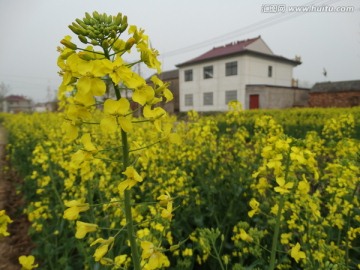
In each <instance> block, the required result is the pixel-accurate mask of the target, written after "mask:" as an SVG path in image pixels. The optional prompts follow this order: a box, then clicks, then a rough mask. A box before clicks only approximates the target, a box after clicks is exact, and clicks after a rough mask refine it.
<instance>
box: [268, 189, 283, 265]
mask: <svg viewBox="0 0 360 270" xmlns="http://www.w3.org/2000/svg"><path fill="white" fill-rule="evenodd" d="M284 204H285V199H284V196H282V197H281V199H280V203H279V209H278V212H277V215H276V224H275V231H274V235H273V239H272V245H271V255H270V264H269V270H273V269H275V258H276V249H277V244H278V239H279V232H280V223H281V212H282V209H283V208H284Z"/></svg>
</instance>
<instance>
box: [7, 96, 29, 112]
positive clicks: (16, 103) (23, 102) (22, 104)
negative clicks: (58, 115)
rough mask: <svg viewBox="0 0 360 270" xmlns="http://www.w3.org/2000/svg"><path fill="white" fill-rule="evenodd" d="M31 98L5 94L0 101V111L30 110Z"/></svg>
mask: <svg viewBox="0 0 360 270" xmlns="http://www.w3.org/2000/svg"><path fill="white" fill-rule="evenodd" d="M32 105H33V104H32V100H31V99H28V98H26V97H24V96H18V95H10V96H6V97H5V98H4V99H3V100H2V102H1V111H2V112H7V113H19V112H32Z"/></svg>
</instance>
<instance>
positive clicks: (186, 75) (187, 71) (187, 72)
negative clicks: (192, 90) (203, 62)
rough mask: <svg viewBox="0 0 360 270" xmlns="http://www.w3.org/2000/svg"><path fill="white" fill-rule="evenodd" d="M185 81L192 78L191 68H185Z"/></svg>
mask: <svg viewBox="0 0 360 270" xmlns="http://www.w3.org/2000/svg"><path fill="white" fill-rule="evenodd" d="M184 73H185V82H189V81H192V80H193V71H192V69H188V70H185V72H184Z"/></svg>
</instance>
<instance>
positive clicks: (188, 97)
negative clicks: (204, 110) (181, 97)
mask: <svg viewBox="0 0 360 270" xmlns="http://www.w3.org/2000/svg"><path fill="white" fill-rule="evenodd" d="M193 105H194V100H193V94H185V106H193Z"/></svg>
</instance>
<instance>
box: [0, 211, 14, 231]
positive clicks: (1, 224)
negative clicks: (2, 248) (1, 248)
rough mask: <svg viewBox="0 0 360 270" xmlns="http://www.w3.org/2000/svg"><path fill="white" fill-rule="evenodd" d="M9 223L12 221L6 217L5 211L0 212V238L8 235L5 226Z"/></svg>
mask: <svg viewBox="0 0 360 270" xmlns="http://www.w3.org/2000/svg"><path fill="white" fill-rule="evenodd" d="M11 222H12V220H11V219H10V217H9V216H8V215H6V211H5V210H0V237H3V236H8V235H9V232H8V231H7V226H8V224H9V223H11Z"/></svg>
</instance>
